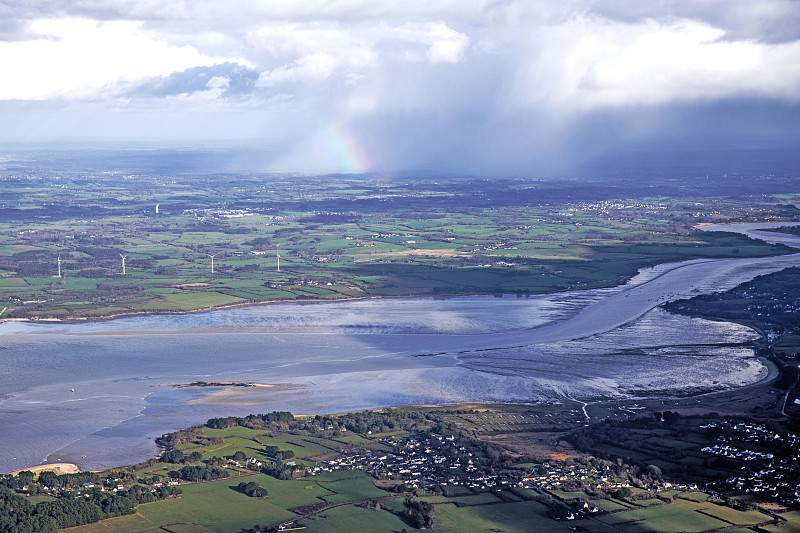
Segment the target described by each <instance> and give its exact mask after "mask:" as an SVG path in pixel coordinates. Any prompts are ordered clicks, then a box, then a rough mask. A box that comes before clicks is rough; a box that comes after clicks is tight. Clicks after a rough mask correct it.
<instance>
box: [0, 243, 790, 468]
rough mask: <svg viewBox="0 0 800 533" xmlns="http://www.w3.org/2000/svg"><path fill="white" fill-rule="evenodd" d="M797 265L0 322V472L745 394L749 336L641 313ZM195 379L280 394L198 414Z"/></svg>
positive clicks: (704, 264)
mask: <svg viewBox="0 0 800 533" xmlns="http://www.w3.org/2000/svg"><path fill="white" fill-rule="evenodd" d="M745 229H746V228H745ZM776 235H778V234H775V233H770V234H769V237H770V238H775V236H776ZM778 238H779V237H778ZM798 264H800V254H793V255H786V256H780V257H775V258H761V259H722V260H696V261H686V262H682V263H675V264H666V265H659V266H657V267H654V268H650V269H645V270H643V271H642V272H641V273H640V274H639V275H637V276H636V277H635V278H634V279H632V280H631V281H630V282H629V283H627V284H625V285H623V286H620V287H616V288H612V289H598V290H587V291H571V292H566V293H559V294H553V295H539V296H531V297H529V298H515V297H505V298H497V297H492V296H471V297H459V298H449V299H433V298H407V299H375V300H360V301H348V302H330V303H320V304H295V303H281V304H270V305H261V306H252V307H243V308H235V309H225V310H219V311H213V312H207V313H194V314H186V315H167V316H139V317H129V318H120V319H116V320H110V321H103V322H91V323H89V322H87V323H69V324H53V323H48V324H38V323H20V322H6V323H3V324H1V325H0V364H2V368H3V373H2V374H1V375H0V394H1V395H0V424H2V425H1V426H0V427H3V428H11V430H4V431H3V432H0V471H10V470H14V469H17V468H21V467H23V466H30V465H33V464H37V463H39V462H42V461H43V460H45V459H46V458H48V457H49V458H50V459H51V460H52V459H55V458H61V459H63V460H66V461H71V462H76V463H78V464H79V466H81V467H82V468H92V469H97V468H107V467H111V466H119V465H122V464H129V463H133V462H138V461H141V460H144V459H147V458H148V457H150V456H152V455H153V454H154V453H155V452H156V449H155V445H154V443H153V438H155V437H156V436H158V435H160V434H162V433H164V432H168V431H174V430H175V429H178V428H180V427H185V426H187V425H191V424H197V423H202V422H204V421H205V420H206V419H207V418H209V417H211V416H228V415H231V414H235V415H246V414H249V413H252V412H266V411H272V410H288V411H292V412H293V413H295V414H312V413H330V412H343V411H350V410H356V409H365V408H372V407H381V406H395V405H404V404H446V403H459V402H472V401H485V402H552V401H568V399H571V398H575V399H583V400H588V399H592V398H599V397H603V398H608V397H614V396H617V397H632V396H637V395H642V394H687V393H692V392H699V391H707V390H714V389H719V388H726V387H734V386H740V385H744V384H747V383H752V382H753V381H755V380H758V379H759V378H760V377H762V376H764V374H765V372H766V369H765V367H764V366H763V365H762V364H761V363H760V362H759V361H758V360H757V359H756V358H755V357H754V354H753V353H752V351H751V350H750V349H749V348H747V347H745V346H743V345H742V344H743V343H746V342H748V341H750V340H753V339H754V338H755V337H756V334H755V333H754V332H752V331H751V330H749V329H747V328H745V327H743V326H739V325H736V324H730V323H722V322H711V321H707V320H702V319H697V318H689V317H682V316H675V315H671V314H669V313H666V312H665V311H663V310H661V309H660V308H659V307H658V305H660V304H661V303H663V302H665V301H669V300H674V299H678V298H683V297H689V296H693V295H696V294H700V293H706V292H712V291H719V290H725V289H728V288H732V287H734V286H736V285H738V284H739V283H741V282H743V281H747V280H749V279H752V278H753V277H755V276H756V275H759V274H763V273H768V272H772V271H776V270H780V269H782V268H785V267H787V266H796V265H798ZM198 380H205V381H212V380H216V381H219V380H226V381H245V382H257V383H265V384H279V385H282V386H281V387H276V388H273V389H258V390H257V391H255V390H244V389H243V390H242V391H240V392H241V394H240V395H239V396H238V397H234V398H230V397H228V398H227V399H226V400H225V401H224V402H223V401H208V399H209V398H208V394H209V393H211V392H214V391H217V390H219V389H218V388H216V389H215V388H199V387H190V388H175V387H173V386H172V385H175V384H185V383H190V382H194V381H198ZM73 389H74V392H73ZM203 398H206V401H205V402H200V403H198V402H197V400H201V399H203ZM212 398H213V397H212ZM84 456H85V457H84Z"/></svg>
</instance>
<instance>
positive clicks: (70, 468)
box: [6, 463, 81, 476]
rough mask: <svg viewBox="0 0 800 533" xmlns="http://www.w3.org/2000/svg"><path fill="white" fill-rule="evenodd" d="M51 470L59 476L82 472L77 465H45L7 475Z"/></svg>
mask: <svg viewBox="0 0 800 533" xmlns="http://www.w3.org/2000/svg"><path fill="white" fill-rule="evenodd" d="M47 470H50V471H52V472H55V473H56V474H58V475H62V474H77V473H78V472H80V471H81V470H80V468H78V465H76V464H75V463H45V464H41V465H36V466H31V467H28V468H20V469H19V470H14V471H13V472H8V473H7V474H6V475H10V476H16V475H18V474H19V473H20V472H33V473H36V472H45V471H47Z"/></svg>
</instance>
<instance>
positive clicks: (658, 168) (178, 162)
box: [0, 141, 800, 179]
mask: <svg viewBox="0 0 800 533" xmlns="http://www.w3.org/2000/svg"><path fill="white" fill-rule="evenodd" d="M281 153H282V152H281V150H279V149H274V150H265V149H263V148H261V147H257V146H253V145H247V144H244V145H237V144H236V143H222V142H220V143H212V142H209V143H205V144H202V145H197V144H191V143H181V142H177V141H176V142H174V143H147V142H140V143H137V142H125V143H123V142H115V141H100V142H89V141H85V142H79V141H71V142H69V143H64V142H60V141H53V142H42V143H25V144H21V143H5V142H0V168H3V167H5V166H6V165H8V164H9V163H12V162H14V161H23V162H24V161H26V157H33V158H35V157H36V156H38V157H40V158H41V157H42V156H45V155H46V156H47V158H46V159H36V161H35V164H34V165H33V166H36V167H42V168H50V169H53V170H57V169H71V170H79V169H96V170H101V169H105V170H133V169H136V170H139V171H142V172H176V173H182V172H191V173H209V174H213V173H220V172H241V173H254V174H259V173H263V174H293V175H301V176H303V175H337V174H343V175H354V176H358V175H363V176H392V177H402V176H404V175H406V176H409V177H411V176H420V175H430V176H432V177H433V176H441V177H442V178H445V177H448V178H454V177H475V178H513V177H518V178H529V179H580V178H585V179H595V178H600V177H603V176H608V175H633V174H641V175H642V176H648V177H656V176H661V177H664V178H670V177H674V178H679V177H687V176H688V175H697V176H703V175H710V176H714V177H720V176H724V175H731V178H733V177H734V176H735V175H737V174H743V175H746V176H750V175H754V174H771V173H778V174H785V173H789V174H791V173H798V176H797V177H800V154H799V153H798V151H797V149H796V147H795V146H785V147H776V146H773V147H769V148H764V147H761V146H756V147H751V148H720V149H716V150H709V149H700V148H698V149H690V148H686V149H683V150H675V149H670V150H666V149H664V150H658V149H656V148H641V149H635V148H631V149H628V150H625V151H620V152H618V153H616V154H615V155H614V157H613V158H611V157H607V156H606V157H603V158H601V159H599V160H596V161H584V162H583V163H582V164H581V165H578V166H574V167H570V166H568V165H565V166H564V167H562V169H560V171H558V172H553V171H551V172H537V171H536V169H533V168H532V169H531V170H530V171H529V172H524V171H520V172H513V173H512V172H509V173H500V172H498V173H494V174H482V173H480V172H476V171H473V172H470V171H469V169H466V168H465V169H460V168H405V169H402V168H399V169H395V170H382V171H365V172H325V171H319V170H313V169H302V168H295V169H291V168H284V169H281V168H277V167H274V166H272V165H271V163H272V162H273V161H275V160H278V159H280V156H281Z"/></svg>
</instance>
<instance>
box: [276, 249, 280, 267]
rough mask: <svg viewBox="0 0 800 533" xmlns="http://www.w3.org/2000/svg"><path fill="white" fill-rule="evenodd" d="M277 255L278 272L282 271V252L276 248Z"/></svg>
mask: <svg viewBox="0 0 800 533" xmlns="http://www.w3.org/2000/svg"><path fill="white" fill-rule="evenodd" d="M275 255H276V256H277V257H278V272H280V271H281V254H280V252H279V251H278V250H275Z"/></svg>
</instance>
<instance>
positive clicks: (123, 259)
mask: <svg viewBox="0 0 800 533" xmlns="http://www.w3.org/2000/svg"><path fill="white" fill-rule="evenodd" d="M119 256H120V257H121V258H122V273H123V274H125V257H126V256H124V255H122V254H119Z"/></svg>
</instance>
